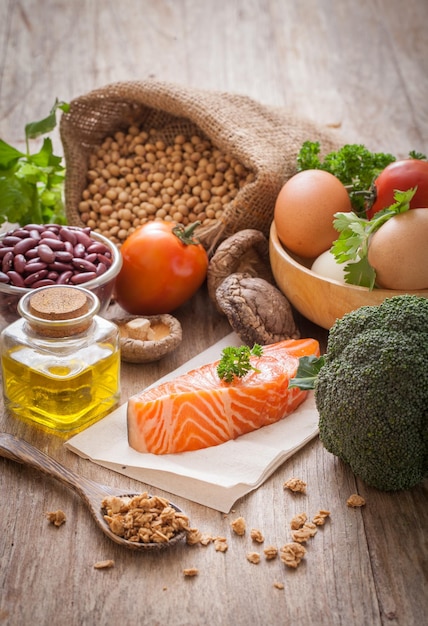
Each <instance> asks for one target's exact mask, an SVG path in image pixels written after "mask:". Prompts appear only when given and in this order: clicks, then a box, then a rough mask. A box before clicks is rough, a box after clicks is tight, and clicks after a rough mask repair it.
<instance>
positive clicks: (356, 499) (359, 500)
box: [346, 493, 366, 508]
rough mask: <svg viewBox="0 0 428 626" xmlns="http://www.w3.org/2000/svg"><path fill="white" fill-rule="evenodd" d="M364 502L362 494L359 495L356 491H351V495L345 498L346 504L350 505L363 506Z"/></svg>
mask: <svg viewBox="0 0 428 626" xmlns="http://www.w3.org/2000/svg"><path fill="white" fill-rule="evenodd" d="M365 503H366V501H365V500H364V498H363V497H362V496H359V495H358V493H353V494H352V495H351V496H349V498H348V499H347V500H346V504H347V505H348V506H351V507H354V508H355V507H359V506H364V505H365Z"/></svg>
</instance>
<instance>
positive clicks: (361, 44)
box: [0, 0, 428, 626]
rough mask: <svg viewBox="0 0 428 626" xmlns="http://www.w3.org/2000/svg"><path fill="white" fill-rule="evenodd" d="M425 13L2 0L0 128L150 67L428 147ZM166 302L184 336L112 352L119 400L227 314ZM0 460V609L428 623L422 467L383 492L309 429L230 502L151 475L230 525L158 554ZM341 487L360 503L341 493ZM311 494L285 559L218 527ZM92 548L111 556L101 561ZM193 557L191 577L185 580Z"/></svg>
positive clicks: (1, 616)
mask: <svg viewBox="0 0 428 626" xmlns="http://www.w3.org/2000/svg"><path fill="white" fill-rule="evenodd" d="M427 24H428V3H427V2H426V0H407V2H405V3H403V2H402V1H401V0H371V1H369V0H360V1H359V2H353V1H351V0H302V1H300V2H295V1H293V0H245V2H244V1H243V0H229V1H227V2H226V0H203V1H199V2H198V1H197V0H122V1H121V2H111V1H102V0H73V2H65V1H63V0H20V1H19V2H16V0H2V2H0V136H1V137H2V138H3V139H4V140H6V141H8V142H9V143H12V144H13V145H15V146H16V147H18V148H22V149H23V148H24V145H25V144H24V139H23V137H24V135H23V132H24V125H25V123H27V122H29V121H33V120H36V119H40V118H41V117H43V116H45V115H46V113H47V112H48V110H49V109H50V107H51V105H52V103H53V101H54V99H55V98H56V97H58V98H59V99H61V100H65V101H69V100H71V99H72V98H74V97H77V96H79V95H81V94H83V93H86V92H87V91H89V90H90V89H92V88H95V87H98V86H103V85H105V84H107V83H110V82H114V81H118V80H125V79H131V80H134V79H135V80H136V79H145V78H148V77H155V78H158V79H163V80H169V81H173V82H178V83H182V84H186V85H190V86H194V87H201V88H207V89H218V90H225V91H230V92H237V93H242V94H246V95H248V96H251V97H253V98H255V99H257V100H259V101H260V102H262V103H265V104H269V105H276V106H281V107H287V108H289V109H291V110H293V111H295V112H298V113H299V114H301V115H304V116H307V117H308V118H311V119H312V120H314V121H316V122H318V123H320V124H321V125H323V126H325V127H330V128H334V129H336V130H335V132H337V133H340V134H341V136H343V137H344V138H345V139H346V142H357V143H364V144H365V145H367V146H368V147H369V148H370V149H372V150H382V151H386V152H392V153H394V154H396V155H397V156H401V157H403V156H406V155H407V153H408V151H409V150H411V149H414V150H418V151H421V152H424V153H425V154H427V153H428V105H427V102H428V72H427V58H428V38H427V36H426V27H427ZM54 138H55V141H56V144H57V147H58V148H59V149H61V146H60V145H58V137H57V136H55V135H54ZM177 317H178V318H179V319H180V320H181V322H182V324H183V332H184V341H183V343H182V345H181V346H180V347H179V348H178V349H177V350H176V352H174V353H173V354H172V355H171V356H170V357H168V358H165V359H164V360H162V361H160V362H158V363H156V364H152V365H150V364H149V365H126V364H124V365H123V370H122V401H123V402H124V401H125V400H126V399H127V397H128V396H129V395H130V394H131V393H133V392H136V391H137V390H139V389H141V388H143V387H144V386H145V385H147V384H149V383H151V382H153V381H155V380H156V379H157V378H158V377H160V376H161V375H163V374H165V373H167V372H169V371H171V370H172V369H174V368H176V367H178V366H179V365H180V364H182V363H184V362H185V361H186V360H187V359H189V358H190V357H192V356H194V355H195V354H197V353H198V352H200V351H202V350H203V349H205V348H207V347H208V346H210V345H211V344H213V343H214V342H215V341H217V340H219V339H220V338H222V337H223V336H225V335H226V334H227V333H228V332H229V331H230V327H229V325H228V323H227V321H226V320H225V318H224V317H221V316H220V315H219V314H218V313H217V312H216V311H215V310H214V308H213V306H212V304H210V302H209V300H208V297H207V294H206V291H205V289H204V288H203V289H202V290H201V291H200V293H199V294H198V295H197V296H196V297H194V298H193V299H192V300H191V301H190V302H188V303H187V304H186V305H185V306H183V307H182V308H181V309H180V310H179V311H177ZM301 322H302V325H301V328H302V332H303V333H305V334H307V335H313V336H316V337H319V338H321V339H322V340H325V332H324V331H322V330H321V329H319V328H317V327H315V326H313V325H311V324H309V323H307V322H305V321H304V320H301ZM4 325H5V322H3V325H2V326H4ZM0 423H1V426H0V429H1V430H2V431H5V432H10V433H13V434H16V435H18V436H20V437H22V438H24V439H26V440H27V441H29V442H31V443H33V444H34V445H35V446H36V447H38V448H40V449H41V450H43V451H44V452H46V453H48V454H49V455H51V456H52V457H53V458H55V459H57V460H59V461H60V462H61V463H63V464H64V465H66V466H67V467H69V468H71V469H73V470H75V471H77V472H79V473H81V474H82V475H84V476H87V477H89V478H92V479H95V480H97V481H99V482H102V483H106V484H111V485H113V486H123V488H124V489H126V490H128V489H130V490H132V489H134V490H136V491H142V490H143V489H145V488H146V487H148V488H150V486H149V485H142V484H141V483H137V482H136V481H133V480H131V479H128V478H125V477H123V476H121V475H119V474H117V473H115V472H111V471H109V470H107V469H103V468H101V467H99V466H97V465H95V464H92V463H91V462H89V461H87V460H83V459H81V458H79V457H78V456H76V455H74V454H73V453H72V452H69V451H67V450H65V449H64V447H63V442H62V440H61V439H59V438H57V437H56V436H53V435H47V434H44V433H41V432H39V431H37V430H35V429H33V428H31V427H28V426H23V425H22V424H20V423H18V422H17V421H15V420H14V419H13V418H11V417H10V416H7V415H6V414H5V413H4V411H2V412H1V413H0ZM0 472H1V473H0V487H1V488H0V493H1V509H2V513H1V518H0V537H1V540H0V558H1V561H0V624H7V625H10V626H15V625H16V626H27V625H30V624H34V625H36V626H42V625H48V624H54V623H56V624H59V623H63V624H67V625H70V626H81V625H88V626H92V625H94V624H104V625H105V626H110V625H113V624H124V625H127V624H132V625H134V624H144V625H146V624H147V625H150V626H155V625H164V624H168V625H169V626H176V625H180V626H184V625H192V626H199V625H205V624H207V625H210V626H216V625H218V626H220V625H221V626H228V625H232V624H234V625H247V624H257V625H259V624H260V625H261V624H275V625H276V624H281V625H288V624H293V625H302V626H311V625H312V624H317V625H325V626H327V625H328V626H335V625H345V624H346V625H347V626H349V625H356V626H360V625H361V626H362V625H370V626H371V625H374V626H376V625H380V624H383V625H386V624H396V625H400V626H413V625H414V626H419V625H421V624H423V623H426V615H427V613H428V595H427V589H428V586H427V583H428V545H427V534H428V533H427V531H428V524H427V487H428V483H427V482H425V483H423V484H421V485H419V486H417V487H415V488H413V489H412V490H410V491H407V492H403V493H390V494H387V493H381V492H377V491H376V490H374V489H370V488H368V487H367V486H365V485H364V484H363V483H362V482H361V481H359V480H357V479H356V478H355V477H354V476H353V475H352V473H351V472H350V471H349V469H348V468H347V467H345V466H344V465H343V464H342V463H341V462H339V461H338V460H337V459H335V458H334V457H333V456H332V455H330V454H329V453H327V452H326V451H325V450H324V449H323V446H322V445H321V443H320V442H319V441H318V440H317V439H314V440H313V441H312V442H310V443H309V444H308V445H307V446H306V447H305V448H304V449H302V450H301V451H300V452H299V453H297V454H295V456H293V457H292V458H291V459H290V460H289V461H287V462H286V463H284V464H283V466H281V467H280V468H279V469H278V470H277V471H276V472H275V474H274V475H273V476H271V477H270V478H269V479H268V480H267V481H266V482H265V483H264V484H263V485H262V486H261V487H260V488H259V489H257V490H256V491H254V492H252V493H250V494H249V495H248V496H246V497H244V498H242V499H241V500H240V501H238V502H237V503H236V504H235V506H234V509H233V512H231V513H230V514H229V515H224V514H221V513H219V512H217V511H214V510H212V509H208V508H206V507H203V506H201V505H198V504H195V503H192V502H190V501H186V500H184V499H182V498H178V497H174V496H171V494H168V493H164V492H159V490H156V492H157V493H158V492H159V493H163V494H164V495H166V496H167V497H171V499H173V500H174V501H175V502H177V504H179V505H180V506H182V507H183V508H184V509H185V510H186V512H187V513H188V514H189V515H190V517H191V519H192V522H193V524H194V525H195V526H197V527H198V528H200V529H201V530H202V531H206V532H210V533H212V534H216V535H224V536H226V537H227V539H228V543H229V549H228V551H227V552H226V553H221V552H216V551H215V550H214V547H213V546H212V545H211V546H207V547H189V546H187V545H185V544H181V545H178V546H176V547H175V548H174V549H172V550H171V551H165V552H162V553H159V554H158V553H156V554H154V553H147V554H139V553H133V552H130V551H127V550H124V549H122V548H120V547H118V546H116V545H115V544H113V543H112V542H111V541H110V540H109V539H107V538H106V537H104V536H103V535H102V533H101V532H100V531H99V530H98V529H97V527H96V526H95V524H94V523H93V521H92V519H91V517H90V515H89V512H88V510H87V509H86V508H85V505H84V504H83V503H82V501H81V500H80V499H79V498H78V497H77V496H76V495H75V494H74V493H73V492H71V491H69V490H67V489H66V488H65V487H63V486H62V485H61V484H59V483H58V482H56V481H55V480H53V479H48V478H45V477H43V476H41V475H40V474H38V473H37V472H35V471H32V470H30V469H28V468H26V467H24V466H21V465H18V464H17V463H14V462H12V461H9V460H4V459H0ZM292 476H297V477H300V478H301V479H303V480H304V481H305V482H307V485H308V487H307V494H306V495H305V496H293V494H291V493H290V492H286V491H284V489H283V483H284V481H285V480H287V479H288V478H290V477H292ZM352 493H359V494H361V495H362V496H363V497H364V498H365V499H366V505H365V507H363V508H361V509H352V508H349V507H347V506H346V500H347V498H348V496H349V495H351V494H352ZM59 508H60V509H63V510H64V512H65V513H66V515H67V522H66V523H65V524H64V525H63V526H61V527H60V528H58V529H57V528H55V527H54V526H53V525H50V524H49V523H48V522H47V520H46V518H45V513H46V512H47V511H52V510H56V509H59ZM320 508H327V509H329V510H330V511H331V518H330V519H329V521H328V522H327V523H326V525H325V526H324V527H322V528H320V530H319V531H318V534H317V535H316V536H315V537H314V538H313V539H312V540H311V542H310V544H309V545H308V553H307V556H306V559H305V560H304V562H303V563H302V564H301V566H300V567H299V568H298V569H297V570H290V569H287V568H286V567H285V566H284V565H283V564H282V563H281V562H280V561H279V559H276V560H274V561H271V562H266V561H265V560H264V559H262V561H261V563H259V564H258V565H255V564H251V563H249V562H248V561H247V559H246V553H247V552H248V551H250V550H254V549H257V546H254V544H253V543H252V542H251V539H250V538H249V534H248V533H247V535H246V536H245V537H238V536H236V535H233V533H232V532H231V530H230V522H231V521H232V520H233V519H234V518H235V517H238V516H243V517H244V518H245V520H246V522H247V525H248V528H258V529H260V530H261V531H262V532H263V534H264V535H265V537H266V543H269V544H273V545H276V546H278V547H280V546H281V545H283V544H284V543H286V541H288V540H289V521H290V520H291V518H292V517H293V515H295V514H297V513H300V512H303V511H304V512H307V513H308V515H312V514H314V513H315V512H316V511H318V510H319V509H320ZM104 559H113V560H114V563H115V566H114V567H113V568H111V569H106V570H97V569H95V568H94V564H95V563H96V562H98V561H101V560H104ZM188 567H196V568H198V569H199V575H198V576H196V577H194V578H185V577H184V576H183V569H184V568H188ZM276 581H277V582H281V583H283V585H284V588H283V589H278V588H277V587H275V586H274V583H275V582H276Z"/></svg>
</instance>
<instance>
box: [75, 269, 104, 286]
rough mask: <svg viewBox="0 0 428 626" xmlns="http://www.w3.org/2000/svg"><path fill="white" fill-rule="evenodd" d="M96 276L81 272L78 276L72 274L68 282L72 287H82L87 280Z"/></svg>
mask: <svg viewBox="0 0 428 626" xmlns="http://www.w3.org/2000/svg"><path fill="white" fill-rule="evenodd" d="M96 277H97V275H96V273H95V272H83V273H80V274H73V276H72V277H71V278H70V282H71V283H73V285H82V284H83V283H87V282H88V281H89V280H93V279H94V278H96Z"/></svg>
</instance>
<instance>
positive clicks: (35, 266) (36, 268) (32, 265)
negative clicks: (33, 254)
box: [24, 259, 48, 274]
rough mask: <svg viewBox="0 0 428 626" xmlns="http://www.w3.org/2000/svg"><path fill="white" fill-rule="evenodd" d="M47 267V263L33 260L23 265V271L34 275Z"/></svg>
mask: <svg viewBox="0 0 428 626" xmlns="http://www.w3.org/2000/svg"><path fill="white" fill-rule="evenodd" d="M47 266H48V265H47V263H44V262H43V261H40V260H38V261H36V259H34V261H28V263H26V264H25V269H24V271H25V272H28V273H30V274H34V272H40V271H41V270H45V269H46V268H47Z"/></svg>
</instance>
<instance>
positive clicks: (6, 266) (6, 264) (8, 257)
mask: <svg viewBox="0 0 428 626" xmlns="http://www.w3.org/2000/svg"><path fill="white" fill-rule="evenodd" d="M12 267H13V252H12V251H11V250H9V252H6V254H5V255H4V257H3V260H2V264H1V268H2V271H3V272H4V273H5V274H7V272H8V271H9V270H11V269H12Z"/></svg>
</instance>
